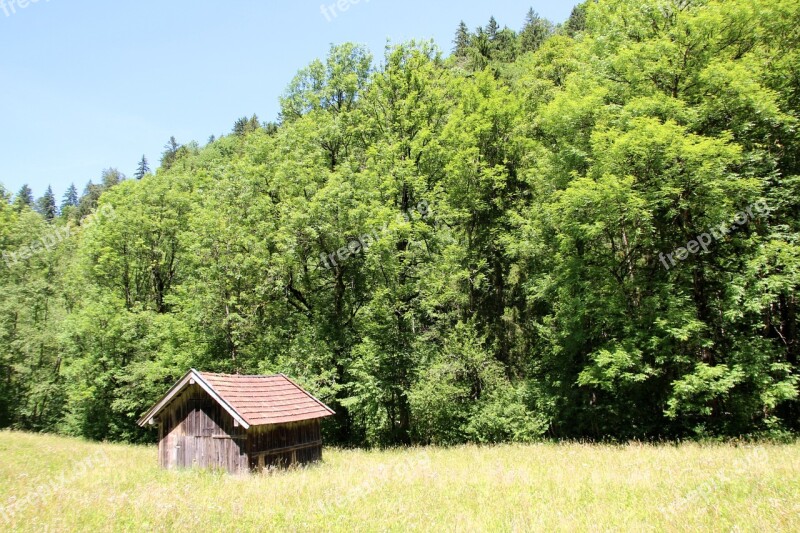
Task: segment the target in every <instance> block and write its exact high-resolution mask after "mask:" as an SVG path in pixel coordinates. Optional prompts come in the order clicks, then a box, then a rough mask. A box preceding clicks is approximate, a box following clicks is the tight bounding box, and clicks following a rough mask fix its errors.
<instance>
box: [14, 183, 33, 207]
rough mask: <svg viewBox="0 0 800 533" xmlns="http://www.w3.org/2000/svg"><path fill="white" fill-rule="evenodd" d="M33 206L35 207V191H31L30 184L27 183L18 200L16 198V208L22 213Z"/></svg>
mask: <svg viewBox="0 0 800 533" xmlns="http://www.w3.org/2000/svg"><path fill="white" fill-rule="evenodd" d="M32 206H33V191H31V188H30V187H28V184H27V183H26V184H25V185H23V186H22V187H20V189H19V192H18V193H17V196H16V198H14V207H16V208H17V211H22V209H23V208H25V207H32Z"/></svg>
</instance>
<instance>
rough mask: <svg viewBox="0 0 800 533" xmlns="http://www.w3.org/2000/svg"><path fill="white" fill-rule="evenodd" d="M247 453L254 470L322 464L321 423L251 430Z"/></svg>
mask: <svg viewBox="0 0 800 533" xmlns="http://www.w3.org/2000/svg"><path fill="white" fill-rule="evenodd" d="M246 450H247V455H248V456H249V458H250V463H249V466H250V468H251V469H253V470H261V469H263V468H268V467H273V466H289V465H293V464H305V463H311V462H314V461H319V460H320V459H322V434H321V432H320V421H319V420H308V421H305V422H296V423H292V424H282V425H272V426H259V427H253V428H250V430H249V431H248V432H247V445H246Z"/></svg>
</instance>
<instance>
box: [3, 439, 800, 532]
mask: <svg viewBox="0 0 800 533" xmlns="http://www.w3.org/2000/svg"><path fill="white" fill-rule="evenodd" d="M0 506H2V509H0V530H6V529H9V528H10V529H12V530H20V531H73V530H81V531H86V530H97V531H139V530H147V531H152V530H157V531H172V530H179V529H180V530H184V529H186V530H190V529H197V530H201V531H208V530H213V531H223V530H226V531H251V530H252V531H256V530H258V531H265V530H290V531H319V530H324V531H387V530H388V531H404V530H418V531H431V530H437V531H440V530H447V531H498V530H499V531H530V530H553V529H555V530H574V529H579V530H610V529H625V530H636V531H689V530H697V529H698V528H702V529H713V530H717V531H718V530H728V531H730V530H742V531H800V445H797V444H795V445H784V446H780V445H747V446H744V445H743V446H700V445H695V444H689V445H681V446H647V445H626V446H594V445H580V444H563V445H558V444H541V445H531V446H497V447H477V446H464V447H458V448H451V449H437V448H415V449H404V450H391V451H374V452H373V451H344V450H334V449H326V452H325V460H324V462H323V463H321V464H319V465H316V466H313V467H310V468H303V469H297V470H293V471H289V472H280V473H273V474H265V475H249V476H238V477H237V476H228V475H223V474H218V473H213V472H200V471H181V472H165V471H161V470H160V469H159V468H158V467H157V465H156V450H155V448H154V447H135V446H121V445H110V444H95V443H88V442H84V441H80V440H72V439H66V438H61V437H54V436H43V435H31V434H25V433H13V432H0Z"/></svg>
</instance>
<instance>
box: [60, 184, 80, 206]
mask: <svg viewBox="0 0 800 533" xmlns="http://www.w3.org/2000/svg"><path fill="white" fill-rule="evenodd" d="M77 205H78V189H77V188H75V184H74V183H70V185H69V188H68V189H67V192H65V193H64V197H63V198H62V199H61V211H62V212H63V211H64V210H65V209H67V208H69V207H76V206H77Z"/></svg>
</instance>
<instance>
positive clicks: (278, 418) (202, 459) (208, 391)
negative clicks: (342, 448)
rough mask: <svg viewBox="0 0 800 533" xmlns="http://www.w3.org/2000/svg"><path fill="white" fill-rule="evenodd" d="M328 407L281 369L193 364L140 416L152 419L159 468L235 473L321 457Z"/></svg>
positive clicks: (146, 423) (145, 421) (148, 422)
mask: <svg viewBox="0 0 800 533" xmlns="http://www.w3.org/2000/svg"><path fill="white" fill-rule="evenodd" d="M333 414H335V413H334V412H333V410H332V409H331V408H330V407H328V406H327V405H325V404H324V403H322V402H321V401H319V400H318V399H316V398H314V397H313V396H312V395H311V394H309V393H308V392H306V391H304V390H303V389H302V388H301V387H300V386H299V385H297V384H296V383H295V382H294V381H292V380H291V379H289V378H288V377H286V376H285V375H283V374H278V375H274V376H241V375H229V374H211V373H207V372H198V371H197V370H195V369H192V370H190V371H189V373H187V374H186V375H185V376H184V377H183V378H182V379H181V380H180V381H178V382H177V383H176V384H175V385H174V386H173V387H172V388H171V389H170V390H169V392H167V394H166V395H165V396H164V397H163V398H162V399H161V400H160V401H159V402H158V403H156V404H155V405H154V406H153V407H152V408H151V409H150V410H149V411H147V413H145V414H144V416H142V418H140V419H139V422H138V423H139V425H140V426H142V427H146V426H158V462H159V464H160V465H161V466H162V467H163V468H168V469H173V468H192V467H199V468H211V469H221V470H226V471H228V472H230V473H233V474H238V473H244V472H248V471H260V470H263V469H265V468H270V467H286V466H291V465H296V464H305V463H310V462H313V461H318V460H320V459H322V435H321V432H320V421H321V420H322V419H323V418H325V417H328V416H331V415H333Z"/></svg>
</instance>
